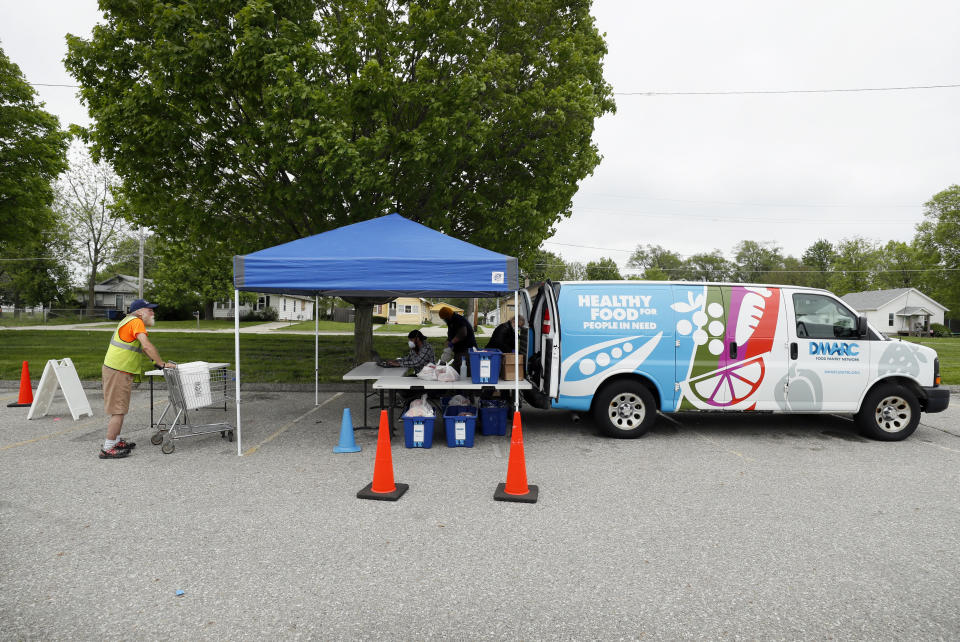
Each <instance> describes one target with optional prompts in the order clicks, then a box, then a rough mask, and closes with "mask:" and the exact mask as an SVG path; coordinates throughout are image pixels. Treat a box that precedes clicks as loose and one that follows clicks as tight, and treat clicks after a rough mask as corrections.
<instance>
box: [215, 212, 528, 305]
mask: <svg viewBox="0 0 960 642" xmlns="http://www.w3.org/2000/svg"><path fill="white" fill-rule="evenodd" d="M233 283H234V287H235V288H236V289H237V290H244V291H252V292H268V293H277V294H280V293H289V294H312V295H323V296H340V297H383V296H384V295H389V296H394V297H395V296H433V297H436V296H502V295H503V294H505V293H507V292H513V291H514V290H516V289H517V288H518V287H519V276H518V271H517V259H515V258H513V257H510V256H506V255H504V254H498V253H496V252H491V251H490V250H485V249H483V248H481V247H477V246H476V245H471V244H470V243H467V242H466V241H461V240H458V239H455V238H453V237H450V236H447V235H446V234H442V233H440V232H437V231H436V230H432V229H430V228H429V227H426V226H423V225H420V224H419V223H415V222H413V221H411V220H409V219H406V218H404V217H402V216H400V215H399V214H390V215H387V216H382V217H380V218H375V219H371V220H368V221H362V222H360V223H354V224H353V225H346V226H344V227H341V228H338V229H335V230H331V231H329V232H324V233H323V234H315V235H314V236H308V237H306V238H302V239H297V240H296V241H290V242H289V243H284V244H282V245H276V246H274V247H269V248H267V249H264V250H260V251H259V252H254V253H252V254H245V255H238V256H234V257H233Z"/></svg>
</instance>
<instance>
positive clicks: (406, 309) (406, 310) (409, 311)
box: [403, 305, 416, 314]
mask: <svg viewBox="0 0 960 642" xmlns="http://www.w3.org/2000/svg"><path fill="white" fill-rule="evenodd" d="M414 307H415V306H412V305H405V306H403V313H404V314H413V313H414V312H415V311H416V310H414Z"/></svg>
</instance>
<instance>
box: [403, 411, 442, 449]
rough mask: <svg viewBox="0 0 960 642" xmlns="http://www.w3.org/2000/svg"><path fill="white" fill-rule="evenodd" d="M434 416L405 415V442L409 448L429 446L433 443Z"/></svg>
mask: <svg viewBox="0 0 960 642" xmlns="http://www.w3.org/2000/svg"><path fill="white" fill-rule="evenodd" d="M434 421H436V419H435V418H434V417H404V418H403V444H404V446H406V447H407V448H429V447H430V446H432V445H433V423H434Z"/></svg>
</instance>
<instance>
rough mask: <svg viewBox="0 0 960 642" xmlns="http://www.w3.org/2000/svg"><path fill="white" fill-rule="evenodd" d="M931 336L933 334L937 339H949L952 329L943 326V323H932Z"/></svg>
mask: <svg viewBox="0 0 960 642" xmlns="http://www.w3.org/2000/svg"><path fill="white" fill-rule="evenodd" d="M930 334H932V335H933V336H935V337H949V336H950V328H948V327H947V326H945V325H943V324H942V323H931V324H930Z"/></svg>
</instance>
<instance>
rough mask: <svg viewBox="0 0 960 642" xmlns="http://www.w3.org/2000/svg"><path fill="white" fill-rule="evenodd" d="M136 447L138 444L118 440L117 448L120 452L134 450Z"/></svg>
mask: <svg viewBox="0 0 960 642" xmlns="http://www.w3.org/2000/svg"><path fill="white" fill-rule="evenodd" d="M136 447H137V444H135V443H134V442H132V441H127V440H126V439H118V440H117V445H116V446H115V448H117V449H118V450H133V449H134V448H136Z"/></svg>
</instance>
